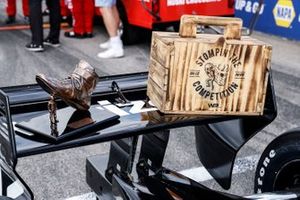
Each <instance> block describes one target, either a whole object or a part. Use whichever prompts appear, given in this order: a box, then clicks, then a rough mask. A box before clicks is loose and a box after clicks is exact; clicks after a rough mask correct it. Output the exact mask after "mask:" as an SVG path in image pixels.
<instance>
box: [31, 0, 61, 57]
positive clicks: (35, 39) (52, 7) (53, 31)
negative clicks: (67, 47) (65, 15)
mask: <svg viewBox="0 0 300 200" xmlns="http://www.w3.org/2000/svg"><path fill="white" fill-rule="evenodd" d="M59 1H60V0H47V5H48V8H49V22H50V31H49V34H48V36H47V37H46V38H45V39H44V33H43V32H44V31H43V16H42V0H29V19H30V29H31V33H32V37H31V42H30V43H29V44H27V45H26V49H27V50H29V51H35V52H40V51H44V44H45V45H49V46H53V47H58V46H60V43H59V33H60V22H61V15H60V2H59Z"/></svg>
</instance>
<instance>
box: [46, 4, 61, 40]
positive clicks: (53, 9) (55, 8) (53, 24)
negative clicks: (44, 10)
mask: <svg viewBox="0 0 300 200" xmlns="http://www.w3.org/2000/svg"><path fill="white" fill-rule="evenodd" d="M48 1H49V2H48V5H49V11H50V14H49V17H50V32H49V36H48V38H49V39H51V40H52V41H53V42H54V43H58V42H59V33H60V20H61V15H60V3H59V1H60V0H48Z"/></svg>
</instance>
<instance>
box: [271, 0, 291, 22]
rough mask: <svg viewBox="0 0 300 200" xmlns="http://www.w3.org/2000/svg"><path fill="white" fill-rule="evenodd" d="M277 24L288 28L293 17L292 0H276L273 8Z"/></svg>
mask: <svg viewBox="0 0 300 200" xmlns="http://www.w3.org/2000/svg"><path fill="white" fill-rule="evenodd" d="M273 15H274V18H275V22H276V24H277V26H282V27H285V28H289V27H290V26H291V24H292V22H293V20H294V18H295V15H296V14H295V9H294V5H293V1H292V0H278V1H277V4H276V5H275V7H274V9H273Z"/></svg>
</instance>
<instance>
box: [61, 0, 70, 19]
mask: <svg viewBox="0 0 300 200" xmlns="http://www.w3.org/2000/svg"><path fill="white" fill-rule="evenodd" d="M60 15H61V16H62V18H64V17H65V18H66V17H67V16H68V15H69V10H68V7H67V5H66V3H65V0H60Z"/></svg>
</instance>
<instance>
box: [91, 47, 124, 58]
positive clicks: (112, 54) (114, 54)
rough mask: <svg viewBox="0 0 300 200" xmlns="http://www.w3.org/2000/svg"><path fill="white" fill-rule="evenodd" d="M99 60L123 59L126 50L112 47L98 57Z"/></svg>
mask: <svg viewBox="0 0 300 200" xmlns="http://www.w3.org/2000/svg"><path fill="white" fill-rule="evenodd" d="M97 56H98V57H99V58H121V57H123V56H124V49H123V48H122V47H111V48H109V49H107V50H106V51H104V52H100V53H98V55H97Z"/></svg>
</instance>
